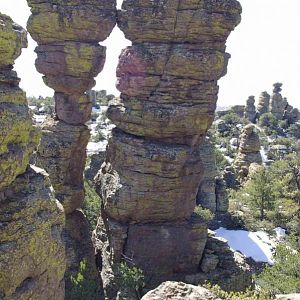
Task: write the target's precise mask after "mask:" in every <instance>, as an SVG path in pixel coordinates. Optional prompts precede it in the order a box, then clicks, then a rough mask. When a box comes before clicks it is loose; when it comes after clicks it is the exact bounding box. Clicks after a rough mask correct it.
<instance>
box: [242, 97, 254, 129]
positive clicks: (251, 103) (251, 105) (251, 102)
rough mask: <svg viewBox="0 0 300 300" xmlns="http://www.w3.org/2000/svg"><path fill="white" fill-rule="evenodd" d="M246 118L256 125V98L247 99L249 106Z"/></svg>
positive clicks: (247, 106)
mask: <svg viewBox="0 0 300 300" xmlns="http://www.w3.org/2000/svg"><path fill="white" fill-rule="evenodd" d="M244 117H245V118H246V119H247V120H249V121H250V122H251V123H255V120H256V107H255V97H254V96H249V98H248V99H247V104H246V107H245V113H244Z"/></svg>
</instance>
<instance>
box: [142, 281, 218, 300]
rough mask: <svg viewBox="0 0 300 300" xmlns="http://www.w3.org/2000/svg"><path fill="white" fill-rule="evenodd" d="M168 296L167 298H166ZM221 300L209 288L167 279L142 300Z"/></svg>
mask: <svg viewBox="0 0 300 300" xmlns="http://www.w3.org/2000/svg"><path fill="white" fill-rule="evenodd" d="M166 297H167V298H166ZM157 299H170V300H178V299H182V300H220V299H219V298H218V297H217V296H216V295H214V294H213V293H212V292H210V291H209V290H207V289H205V288H203V287H201V286H194V285H191V284H186V283H183V282H172V281H167V282H164V283H162V284H161V285H160V286H159V287H157V288H156V289H155V290H152V291H150V292H148V293H147V294H146V295H145V296H144V297H143V298H142V300H157Z"/></svg>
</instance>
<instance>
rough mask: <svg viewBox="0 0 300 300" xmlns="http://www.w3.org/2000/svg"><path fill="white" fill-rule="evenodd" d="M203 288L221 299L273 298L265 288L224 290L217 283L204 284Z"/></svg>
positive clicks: (251, 299)
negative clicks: (238, 290)
mask: <svg viewBox="0 0 300 300" xmlns="http://www.w3.org/2000/svg"><path fill="white" fill-rule="evenodd" d="M204 287H205V288H207V289H208V290H210V291H211V292H212V293H214V294H215V295H216V296H218V297H219V298H220V299H223V300H272V299H275V297H273V296H272V295H271V293H269V292H268V291H265V290H260V291H256V290H250V289H249V290H247V291H245V292H226V291H223V290H222V289H221V288H220V287H219V286H218V285H211V284H205V285H204Z"/></svg>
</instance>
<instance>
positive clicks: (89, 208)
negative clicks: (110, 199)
mask: <svg viewBox="0 0 300 300" xmlns="http://www.w3.org/2000/svg"><path fill="white" fill-rule="evenodd" d="M84 189H85V199H84V203H83V207H82V209H83V212H84V214H85V215H86V218H87V220H88V222H89V225H90V229H91V230H94V229H95V227H96V225H97V219H98V217H99V214H100V206H101V198H100V197H99V196H98V194H97V193H96V191H95V190H94V189H93V187H92V186H91V185H90V183H89V182H88V181H87V180H86V181H85V182H84Z"/></svg>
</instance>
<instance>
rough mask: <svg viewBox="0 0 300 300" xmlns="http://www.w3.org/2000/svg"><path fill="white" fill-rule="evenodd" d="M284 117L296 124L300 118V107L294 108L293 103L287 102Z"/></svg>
mask: <svg viewBox="0 0 300 300" xmlns="http://www.w3.org/2000/svg"><path fill="white" fill-rule="evenodd" d="M283 119H284V120H287V122H288V124H289V125H291V124H295V123H296V122H297V121H299V119H300V112H299V110H298V108H294V107H293V106H292V105H289V104H287V106H286V108H285V111H284V114H283Z"/></svg>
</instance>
